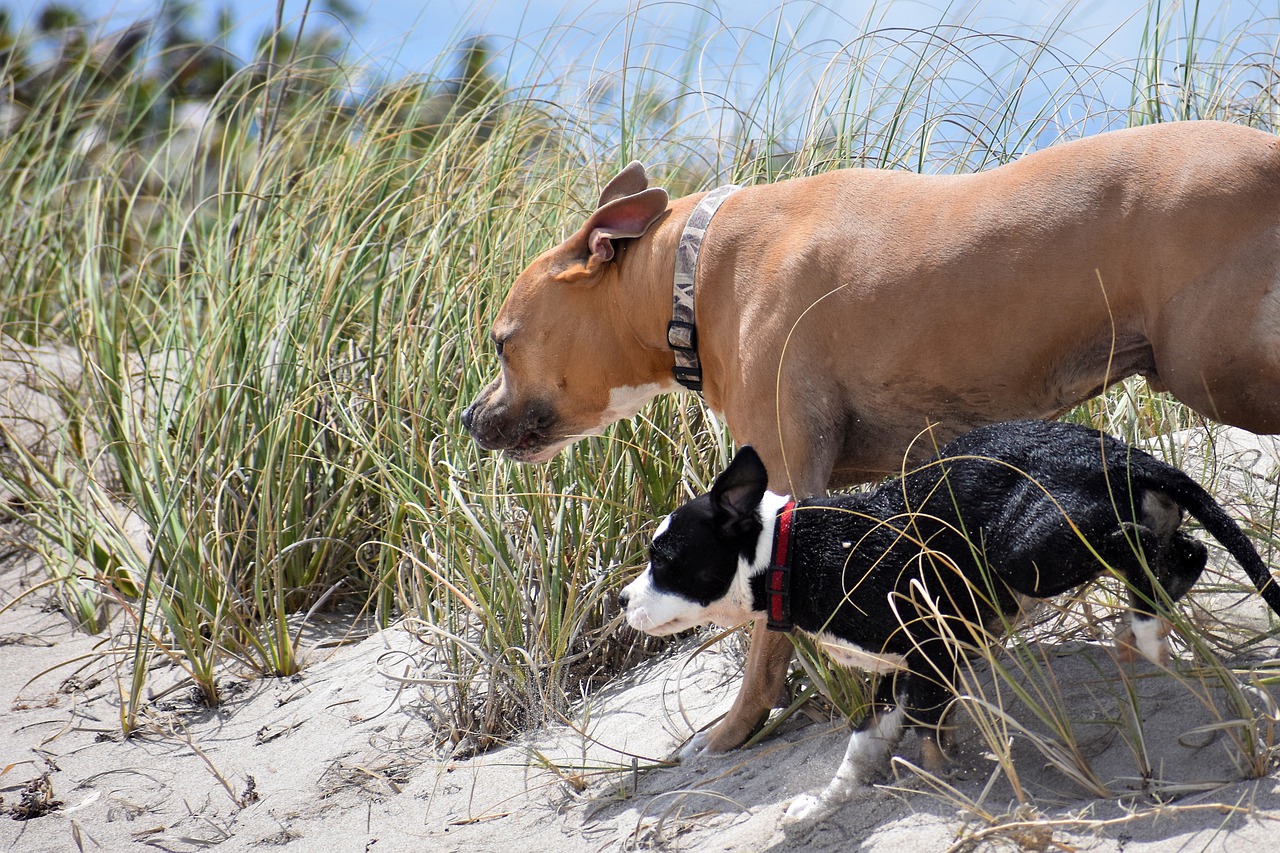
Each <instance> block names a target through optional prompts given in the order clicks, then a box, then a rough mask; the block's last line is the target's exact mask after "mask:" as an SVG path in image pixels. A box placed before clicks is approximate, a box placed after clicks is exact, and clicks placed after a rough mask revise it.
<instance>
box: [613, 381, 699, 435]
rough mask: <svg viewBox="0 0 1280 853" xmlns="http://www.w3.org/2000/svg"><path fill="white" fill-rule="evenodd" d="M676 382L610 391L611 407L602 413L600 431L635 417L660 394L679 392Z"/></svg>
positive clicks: (631, 386)
mask: <svg viewBox="0 0 1280 853" xmlns="http://www.w3.org/2000/svg"><path fill="white" fill-rule="evenodd" d="M679 387H680V386H678V385H676V384H675V382H674V381H671V382H649V383H646V384H644V385H624V386H623V387H621V388H611V389H610V390H609V405H608V406H607V407H606V408H605V410H604V411H603V412H601V413H600V418H601V424H600V429H604V428H605V427H606V426H608V425H609V424H611V423H613V422H614V421H621V420H626V419H627V418H633V417H635V416H636V415H637V414H638V413H639V412H640V410H641V409H642V408H644V404H645V403H647V402H649V401H650V400H652V399H653V398H654V397H656V396H658V395H659V394H662V393H665V392H667V391H676V390H679Z"/></svg>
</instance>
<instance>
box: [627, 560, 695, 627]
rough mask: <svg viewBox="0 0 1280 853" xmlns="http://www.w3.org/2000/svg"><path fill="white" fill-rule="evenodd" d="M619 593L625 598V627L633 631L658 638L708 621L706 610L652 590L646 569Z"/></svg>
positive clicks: (650, 573) (650, 574)
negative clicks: (624, 595)
mask: <svg viewBox="0 0 1280 853" xmlns="http://www.w3.org/2000/svg"><path fill="white" fill-rule="evenodd" d="M623 592H624V593H625V594H626V597H627V624H628V625H630V626H631V627H632V628H635V629H636V630H637V631H644V632H645V633H646V634H653V635H654V636H658V637H662V636H665V635H667V634H674V633H676V632H677V631H683V630H685V629H687V628H694V627H697V626H698V625H702V624H704V623H706V622H707V621H708V619H707V618H706V611H705V610H703V608H701V607H699V606H698V605H697V603H696V602H693V601H690V600H689V599H687V598H683V597H681V596H679V595H672V594H671V593H669V592H663V591H662V590H660V589H657V588H655V587H654V585H653V572H652V571H650V570H649V568H647V567H646V568H645V570H644V572H643V573H642V574H641V575H640V577H638V578H636V579H635V580H633V581H632V582H631V583H629V584H627V585H626V587H625V588H624V589H623Z"/></svg>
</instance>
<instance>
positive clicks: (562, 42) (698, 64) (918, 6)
mask: <svg viewBox="0 0 1280 853" xmlns="http://www.w3.org/2000/svg"><path fill="white" fill-rule="evenodd" d="M61 2H66V3H68V4H69V5H72V6H77V7H78V8H79V9H80V10H81V11H82V12H83V13H84V14H85V15H86V17H90V18H105V19H108V21H109V27H110V28H118V27H122V26H124V25H126V24H128V23H130V22H132V21H135V20H138V19H140V18H147V17H150V16H152V15H154V14H155V11H156V10H157V9H158V7H159V0H61ZM224 2H225V3H226V5H228V6H229V7H230V8H231V10H232V11H233V13H234V17H235V19H236V21H237V22H238V27H239V28H238V31H237V32H236V33H235V34H234V35H233V38H232V40H231V47H232V49H233V51H235V52H236V53H238V54H239V55H240V56H241V57H242V58H244V59H248V58H249V55H250V53H251V51H252V47H253V45H254V43H255V40H256V38H257V36H258V34H259V33H261V32H262V31H263V30H264V28H267V27H269V26H270V25H271V23H272V22H273V20H274V18H275V13H276V3H275V2H273V0H214V2H207V3H201V4H199V5H198V7H197V8H198V9H199V11H200V15H201V17H202V18H203V23H204V29H203V30H202V32H205V33H208V32H210V31H211V27H210V26H209V23H210V22H211V21H212V20H213V18H214V16H215V14H216V10H217V9H218V8H219V7H220V6H221V5H223V3H224ZM347 2H349V3H350V4H351V5H352V6H353V7H355V8H356V9H359V10H362V11H363V20H362V22H361V24H360V25H359V27H358V28H357V29H356V30H355V31H354V32H353V33H351V34H350V41H351V44H352V54H351V55H350V56H349V57H348V58H349V59H355V60H356V61H358V62H359V64H361V65H363V66H366V67H369V68H371V69H374V70H375V72H376V73H377V76H382V77H391V78H397V77H401V76H404V75H412V74H426V75H430V76H436V77H438V76H439V75H441V74H443V73H446V72H449V71H451V70H452V68H453V66H454V60H455V54H454V51H453V48H454V47H455V46H456V45H457V44H458V43H459V42H460V41H461V40H462V39H464V38H467V37H469V36H475V35H483V36H486V37H487V38H488V40H489V43H490V45H491V46H492V47H493V48H494V49H495V50H496V52H497V57H498V62H499V63H500V67H499V69H498V70H499V71H500V72H502V71H504V70H505V71H508V72H509V75H510V76H509V78H508V80H507V82H508V83H509V84H511V85H514V86H517V87H523V88H524V90H525V91H526V92H528V93H530V94H531V96H532V97H534V98H537V97H539V95H540V88H539V87H540V86H541V85H542V84H544V83H550V84H551V85H552V86H554V85H556V84H557V83H558V81H560V80H562V79H567V78H573V79H574V80H575V84H574V85H576V86H578V87H579V91H580V92H592V91H595V90H596V89H597V88H600V87H603V88H607V87H609V86H617V85H619V80H622V79H624V78H625V80H626V85H628V86H631V87H632V88H633V89H634V85H635V78H636V77H637V76H639V75H638V74H637V73H636V72H635V71H633V70H631V69H636V68H643V69H646V71H645V72H644V73H646V74H648V75H649V78H650V80H649V82H652V81H653V80H658V81H661V80H662V78H663V75H664V74H666V73H667V72H666V71H664V69H667V68H673V69H675V70H674V73H676V74H677V75H678V76H679V78H680V79H681V80H684V81H692V85H691V88H693V89H695V90H697V91H698V92H699V94H698V96H697V97H698V99H699V101H698V104H697V109H698V110H700V111H701V112H702V113H704V114H705V115H706V120H705V121H704V124H705V125H706V127H705V128H704V129H705V130H707V131H709V132H711V133H713V134H714V133H715V132H716V130H717V128H718V125H719V123H720V122H722V121H723V120H724V118H723V115H724V114H725V113H727V112H732V110H733V109H734V108H736V107H738V106H740V105H742V104H743V103H744V102H747V101H751V100H752V99H759V98H775V97H776V98H785V99H789V101H790V102H791V103H796V104H801V103H804V102H807V101H809V100H810V99H812V98H813V97H819V98H823V97H827V96H830V95H832V94H835V95H838V94H839V93H838V92H833V91H832V90H831V89H830V88H829V87H830V86H831V85H835V86H836V87H837V88H838V86H839V80H838V78H839V75H840V73H841V72H842V70H843V71H844V73H847V67H848V62H847V60H848V51H847V48H848V47H849V45H851V44H853V43H854V42H855V41H856V40H857V39H858V37H859V36H861V35H862V34H863V33H865V32H867V31H868V30H875V29H882V30H883V29H887V28H906V29H920V28H929V27H933V26H936V25H939V24H947V23H957V22H963V23H964V24H965V25H967V26H969V27H972V28H974V29H975V30H977V31H979V32H981V33H985V34H1002V35H1007V36H1012V38H1005V39H1000V40H997V43H993V40H991V39H988V40H987V41H986V42H985V43H983V40H982V39H976V38H972V39H964V38H961V37H960V36H962V35H963V33H959V34H955V33H953V34H951V35H949V36H947V38H954V42H955V45H956V48H955V50H954V51H953V54H955V55H960V56H962V58H960V59H955V58H954V56H953V58H952V59H951V60H950V61H951V63H952V64H951V65H949V66H948V70H947V75H948V76H947V79H946V83H945V84H946V85H947V86H952V85H953V84H954V85H955V87H957V88H959V89H961V90H963V89H964V88H965V87H966V86H970V87H983V86H986V89H985V90H983V91H978V92H977V93H976V94H974V93H973V92H969V91H960V92H959V93H958V94H957V93H956V92H943V93H940V94H942V95H943V96H944V97H943V98H942V99H941V100H940V102H941V103H945V96H947V95H953V96H955V97H957V98H960V99H964V98H974V97H977V98H979V99H980V98H982V97H983V96H984V94H983V93H984V91H991V90H992V88H993V87H992V86H988V85H987V84H988V83H990V82H992V81H995V82H996V84H997V86H996V88H998V87H999V85H1004V86H1005V87H1006V88H1005V89H1003V90H1001V91H1010V87H1012V90H1014V91H1020V90H1019V89H1018V80H1017V79H1014V80H1012V82H1010V80H1009V79H1001V78H1000V75H1001V74H1002V73H1005V72H1009V73H1011V74H1017V73H1021V71H1020V68H1019V64H1020V63H1022V61H1023V59H1024V57H1022V56H1019V54H1020V53H1021V54H1025V55H1031V54H1034V53H1036V49H1035V48H1036V44H1037V43H1039V42H1042V41H1043V39H1044V35H1045V33H1046V32H1050V31H1052V32H1053V33H1054V35H1053V39H1052V44H1053V47H1054V50H1055V51H1058V53H1049V54H1046V55H1042V56H1040V57H1039V58H1037V59H1036V60H1035V63H1036V64H1035V72H1036V73H1035V76H1034V80H1033V83H1034V85H1033V87H1032V89H1033V90H1034V91H1032V90H1028V91H1029V92H1030V94H1029V97H1031V98H1040V99H1044V100H1045V101H1046V102H1047V101H1054V100H1055V99H1056V98H1057V97H1058V93H1059V91H1060V88H1061V87H1064V86H1065V87H1070V86H1071V85H1073V83H1078V81H1074V80H1071V79H1065V80H1064V79H1063V75H1064V74H1066V73H1068V72H1065V71H1063V70H1062V69H1064V68H1071V67H1075V68H1081V67H1085V68H1089V69H1095V68H1111V69H1117V70H1116V73H1100V74H1097V75H1096V76H1095V75H1092V74H1090V75H1089V77H1090V79H1089V80H1088V81H1087V85H1086V88H1088V87H1093V89H1094V90H1095V92H1096V93H1097V94H1099V95H1100V99H1099V100H1100V102H1105V103H1106V104H1107V105H1108V108H1119V109H1121V110H1123V109H1124V108H1125V107H1126V106H1127V104H1128V99H1129V96H1130V93H1131V92H1132V67H1133V66H1132V63H1127V62H1125V60H1126V59H1132V58H1133V57H1135V56H1137V55H1138V54H1139V52H1140V49H1139V48H1140V41H1141V38H1142V34H1143V31H1144V28H1145V27H1146V26H1147V25H1148V4H1147V2H1146V0H879V2H876V0H821V1H820V2H815V0H550V2H538V0H470V2H468V0H416V2H410V0H347ZM1153 2H1155V3H1157V4H1158V5H1159V7H1160V8H1161V9H1162V10H1163V12H1164V14H1165V15H1166V16H1168V17H1169V19H1170V20H1172V21H1173V22H1174V27H1173V29H1174V31H1175V32H1178V31H1180V30H1181V29H1185V23H1181V22H1185V20H1186V19H1188V18H1189V17H1190V13H1191V10H1192V9H1193V8H1194V0H1191V2H1189V3H1187V4H1184V3H1182V2H1179V0H1153ZM42 5H43V0H0V7H7V8H8V9H10V10H11V12H14V13H16V14H14V15H13V17H14V18H15V19H17V20H19V21H21V20H23V19H25V18H27V17H29V15H30V14H31V12H32V10H34V9H38V8H40V7H41V6H42ZM320 5H321V3H320V0H315V2H314V3H313V7H314V8H319V6H320ZM1202 5H1203V7H1204V9H1203V11H1202V16H1208V17H1211V18H1212V23H1211V26H1210V27H1209V34H1210V35H1215V34H1217V35H1221V36H1222V37H1224V38H1225V39H1226V40H1227V41H1228V42H1230V41H1232V40H1233V37H1234V34H1235V33H1237V32H1238V31H1239V30H1240V29H1241V28H1243V27H1245V26H1246V25H1247V24H1248V22H1250V21H1254V22H1258V21H1262V24H1261V25H1260V26H1254V27H1253V28H1252V31H1253V34H1254V37H1253V40H1252V41H1251V42H1250V43H1249V47H1250V49H1252V48H1253V47H1257V49H1259V50H1262V51H1264V52H1266V53H1267V54H1268V55H1272V56H1274V55H1275V45H1274V43H1273V42H1274V40H1275V38H1277V37H1280V36H1276V34H1277V32H1280V0H1224V1H1223V2H1211V0H1205V2H1204V3H1203V4H1202ZM304 8H306V3H305V2H304V0H288V2H286V3H285V5H284V18H285V20H286V22H288V23H291V24H292V25H293V26H296V25H297V20H298V17H299V16H300V15H301V13H302V12H303V10H304ZM322 25H332V21H326V19H325V18H324V17H323V16H320V15H317V16H316V17H314V18H313V19H312V21H311V22H310V23H309V24H308V26H322ZM1021 36H1026V37H1029V38H1030V41H1028V42H1021V41H1019V40H1018V38H1017V37H1021ZM903 38H904V37H903V35H902V31H899V32H895V33H893V34H891V35H889V36H887V37H885V39H884V41H886V42H894V41H902V40H903ZM908 41H909V39H908ZM943 41H944V42H945V41H946V38H944V39H943ZM779 44H782V45H785V46H786V47H785V49H784V50H783V51H782V52H781V59H780V55H779V53H778V45H779ZM936 45H937V42H936V41H935V42H933V43H931V45H930V47H929V49H930V50H932V49H934V48H936ZM911 50H912V48H911V47H910V46H908V48H907V49H905V50H899V51H897V53H896V54H895V55H894V56H893V57H891V58H890V59H889V60H888V61H887V64H886V65H885V66H883V67H887V66H888V64H892V63H899V67H901V63H903V62H906V63H907V64H909V63H910V62H911V61H912V53H911ZM1169 53H1170V55H1171V56H1172V57H1173V58H1174V60H1175V61H1176V57H1177V55H1178V54H1177V50H1176V49H1175V50H1172V51H1170V52H1169ZM887 55H888V53H887V52H886V53H885V54H884V56H887ZM881 58H882V57H881V56H879V55H878V56H877V57H876V59H877V61H880V59H881ZM1060 59H1061V62H1060V63H1059V60H1060ZM1237 59H1238V57H1237ZM842 61H844V62H845V66H844V68H843V69H842V68H840V67H838V66H839V64H840V63H841V62H842ZM1076 63H1079V64H1076ZM780 64H781V67H782V71H778V69H779V67H780ZM681 66H682V67H681ZM565 72H568V73H567V74H566V73H565ZM1162 73H1165V72H1162ZM984 78H985V79H984ZM833 80H836V82H835V83H834V84H833V83H832V81H833ZM762 83H763V84H764V85H762ZM355 85H356V86H357V88H358V87H359V83H356V84H355ZM677 88H678V87H677ZM762 92H763V93H764V94H760V93H762ZM560 94H561V93H559V92H557V93H556V94H555V97H557V100H558V102H559V103H581V102H582V101H581V100H579V99H576V98H574V97H569V98H564V97H560ZM586 100H587V101H589V100H590V98H588V99H586ZM1080 103H1083V102H1080ZM758 105H759V104H758V103H757V104H752V106H758ZM726 106H727V109H726V108H725V107H726ZM1091 108H1092V107H1091V106H1089V105H1085V106H1079V105H1074V104H1067V105H1066V106H1064V107H1062V108H1061V109H1060V110H1059V111H1058V113H1057V116H1058V118H1057V120H1058V121H1060V123H1061V125H1062V126H1063V127H1068V126H1072V125H1073V124H1074V123H1076V122H1078V121H1079V120H1080V119H1079V114H1080V113H1082V112H1087V111H1088V110H1089V109H1091ZM1073 111H1074V113H1076V115H1071V114H1070V113H1072V112H1073ZM766 112H768V111H766ZM585 118H586V120H587V122H588V123H589V124H590V123H591V122H592V117H591V116H589V115H588V116H585ZM1108 120H1114V115H1112V117H1111V119H1108ZM1095 124H1096V122H1095ZM1090 129H1092V130H1096V129H1100V127H1091V128H1090ZM803 131H804V129H803V128H799V127H788V128H786V131H785V132H787V133H790V134H796V133H802V132H803ZM765 132H767V129H766V131H765Z"/></svg>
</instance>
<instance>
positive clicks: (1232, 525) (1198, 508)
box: [1143, 458, 1280, 616]
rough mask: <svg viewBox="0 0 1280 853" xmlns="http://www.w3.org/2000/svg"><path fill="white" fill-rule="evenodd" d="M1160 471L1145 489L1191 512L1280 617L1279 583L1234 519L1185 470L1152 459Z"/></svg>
mask: <svg viewBox="0 0 1280 853" xmlns="http://www.w3.org/2000/svg"><path fill="white" fill-rule="evenodd" d="M1152 461H1154V462H1156V464H1157V465H1158V466H1159V468H1158V469H1157V470H1155V471H1149V472H1147V474H1148V476H1147V477H1145V478H1143V479H1145V480H1146V481H1147V482H1145V483H1143V485H1144V486H1145V487H1147V488H1150V489H1154V490H1156V491H1159V492H1163V493H1165V494H1166V495H1168V496H1169V497H1171V498H1173V499H1174V500H1175V501H1177V503H1178V504H1179V505H1180V506H1181V507H1182V508H1183V509H1185V510H1186V511H1187V512H1189V513H1191V515H1193V516H1194V517H1195V519H1196V520H1197V521H1199V522H1200V523H1201V524H1202V525H1203V526H1204V529H1205V530H1207V531H1209V534H1210V535H1212V536H1213V538H1214V539H1217V540H1218V541H1219V542H1220V543H1222V546H1223V547H1224V548H1226V549H1227V551H1228V552H1229V553H1230V554H1231V556H1232V557H1235V559H1236V562H1238V563H1239V564H1240V565H1241V566H1243V567H1244V570H1245V572H1246V573H1247V574H1248V575H1249V579H1250V580H1252V581H1253V585H1254V586H1256V587H1257V588H1258V594H1259V595H1261V596H1262V598H1263V600H1264V601H1266V602H1267V606H1269V607H1270V608H1271V609H1272V610H1274V611H1275V613H1276V615H1277V616H1280V581H1277V580H1276V578H1275V577H1274V576H1273V575H1272V574H1271V570H1270V569H1268V568H1267V564H1266V563H1264V562H1262V557H1261V556H1259V555H1258V550H1257V549H1256V548H1254V547H1253V543H1252V542H1250V541H1249V537H1248V536H1246V535H1245V532H1244V531H1243V530H1241V529H1240V525H1239V524H1237V523H1236V521H1235V519H1233V518H1232V517H1231V516H1229V515H1227V513H1226V510H1224V509H1223V508H1222V506H1221V505H1220V504H1219V503H1218V502H1217V501H1216V500H1214V499H1213V496H1212V495H1210V494H1209V493H1208V492H1207V491H1205V490H1204V487H1203V486H1201V485H1200V484H1199V483H1197V482H1196V481H1195V480H1193V479H1191V477H1189V476H1188V475H1187V474H1186V473H1185V472H1184V471H1182V470H1181V469H1178V468H1175V467H1173V466H1172V465H1166V464H1165V463H1163V462H1160V461H1159V460H1157V459H1154V458H1153V459H1152Z"/></svg>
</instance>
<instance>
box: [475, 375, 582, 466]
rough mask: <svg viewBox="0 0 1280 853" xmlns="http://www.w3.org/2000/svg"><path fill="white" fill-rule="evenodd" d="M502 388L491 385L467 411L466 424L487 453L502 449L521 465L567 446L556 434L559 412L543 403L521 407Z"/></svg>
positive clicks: (536, 460) (536, 402) (539, 459)
mask: <svg viewBox="0 0 1280 853" xmlns="http://www.w3.org/2000/svg"><path fill="white" fill-rule="evenodd" d="M499 385H500V382H493V383H490V384H489V385H487V386H486V387H485V388H484V390H483V391H481V392H480V393H479V395H477V396H476V399H475V402H473V403H472V404H471V405H470V406H467V408H466V409H464V410H463V412H462V425H463V426H465V427H466V428H467V432H469V433H471V437H472V438H473V439H475V441H476V444H478V445H480V446H481V447H483V448H484V449H485V450H501V451H503V452H505V453H506V454H507V456H508V457H510V458H511V459H514V460H515V461H517V462H539V461H542V459H543V458H544V457H545V456H549V455H551V454H550V453H548V451H549V450H552V448H555V449H558V448H559V445H561V444H563V443H564V439H563V438H562V437H561V436H559V435H558V434H557V433H556V432H555V426H556V423H557V418H556V413H555V409H554V408H553V407H552V406H551V405H550V404H549V403H546V402H543V401H533V402H531V403H528V404H526V405H524V406H517V405H515V404H513V402H512V401H511V400H510V399H509V398H508V397H507V396H506V395H504V394H503V393H502V392H501V388H500V387H499Z"/></svg>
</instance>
